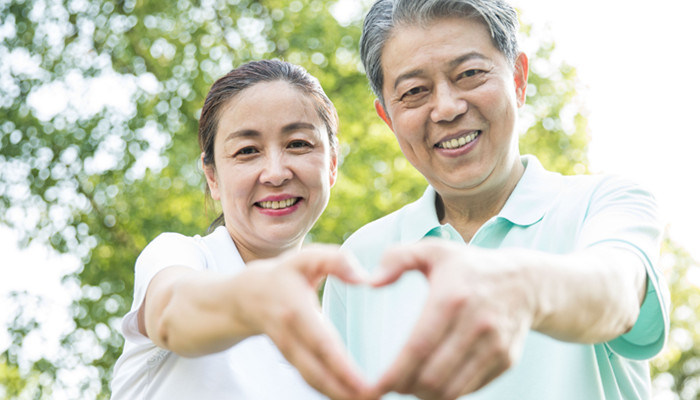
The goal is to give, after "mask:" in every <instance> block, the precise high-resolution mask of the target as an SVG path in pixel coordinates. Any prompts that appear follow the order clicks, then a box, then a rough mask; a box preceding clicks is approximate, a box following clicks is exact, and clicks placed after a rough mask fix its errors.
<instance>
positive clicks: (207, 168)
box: [200, 153, 221, 201]
mask: <svg viewBox="0 0 700 400" xmlns="http://www.w3.org/2000/svg"><path fill="white" fill-rule="evenodd" d="M200 159H201V160H202V170H204V176H205V177H206V178H207V186H209V192H211V198H212V199H214V200H216V201H219V200H221V194H220V193H219V183H218V181H217V180H216V168H215V167H214V163H211V164H206V163H204V153H202V155H201V157H200Z"/></svg>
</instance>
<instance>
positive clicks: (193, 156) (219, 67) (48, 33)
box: [0, 0, 588, 399]
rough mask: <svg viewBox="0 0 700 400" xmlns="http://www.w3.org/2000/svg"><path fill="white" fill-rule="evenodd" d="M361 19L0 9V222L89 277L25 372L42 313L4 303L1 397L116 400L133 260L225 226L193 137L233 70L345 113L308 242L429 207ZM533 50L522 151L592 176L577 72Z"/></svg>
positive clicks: (208, 11) (179, 9) (256, 11)
mask: <svg viewBox="0 0 700 400" xmlns="http://www.w3.org/2000/svg"><path fill="white" fill-rule="evenodd" d="M368 2H369V1H368V0H365V1H363V2H357V1H352V0H342V1H331V0H326V1H321V0H295V1H282V0H200V1H197V2H190V1H185V0H178V1H175V2H167V3H166V2H162V1H149V0H0V17H1V19H0V60H1V62H0V223H2V224H5V225H8V226H10V227H12V228H13V229H14V230H15V231H16V232H19V234H20V236H21V242H22V243H23V244H24V245H27V244H28V243H30V242H32V241H38V242H39V243H46V244H48V245H50V246H51V247H53V248H54V249H56V250H57V251H59V252H63V253H71V254H74V255H76V256H77V257H79V258H80V260H81V268H80V269H79V270H78V271H76V272H75V273H74V274H70V275H68V276H66V277H65V284H66V285H70V286H72V287H75V288H79V290H78V295H77V297H76V299H75V302H74V304H73V307H72V309H71V315H72V319H73V322H72V323H73V325H72V327H71V329H70V332H69V333H68V334H66V335H65V337H64V338H63V340H62V342H61V345H62V349H61V351H59V352H57V353H56V355H54V356H46V357H40V358H39V359H29V358H27V357H26V356H24V354H25V352H26V351H25V350H26V348H25V347H26V344H25V343H26V342H25V339H26V338H27V337H28V336H30V335H31V333H32V332H34V331H36V330H37V329H39V328H40V324H39V323H37V322H36V321H37V320H36V319H35V318H34V316H33V315H31V313H28V312H27V311H26V310H27V308H26V307H23V304H24V302H30V301H35V300H32V299H31V298H27V297H26V296H15V297H14V298H12V299H10V300H11V301H12V302H13V304H15V305H16V309H17V310H19V311H18V312H17V313H16V315H15V316H14V318H13V319H12V321H11V323H10V330H9V332H11V344H10V346H9V347H8V348H7V349H4V351H3V352H2V354H0V388H4V390H5V393H4V395H6V396H8V397H13V396H14V395H15V394H17V393H19V392H22V393H23V396H25V397H31V398H36V399H43V398H49V397H51V395H52V393H54V392H56V391H65V392H66V393H71V394H72V395H73V397H76V398H78V397H79V398H100V399H103V398H108V397H109V381H110V378H111V369H112V366H113V365H114V362H115V361H116V359H117V357H118V356H119V354H120V353H121V347H122V344H123V339H122V337H121V335H120V334H119V326H118V325H119V321H120V318H121V316H122V315H124V313H125V312H126V311H127V310H128V309H129V307H130V303H131V295H132V285H133V265H134V261H135V259H136V257H137V255H138V254H139V252H140V250H141V249H142V248H143V247H144V246H145V245H146V243H148V242H149V241H150V240H152V239H153V238H154V237H155V236H156V235H158V234H159V233H161V232H163V231H176V232H181V233H183V234H190V235H191V234H196V233H200V234H201V233H204V231H205V230H206V227H207V226H208V223H209V222H210V221H211V220H212V219H213V218H214V217H215V216H216V210H214V209H210V210H209V211H210V212H208V213H207V212H205V204H204V195H203V187H204V183H203V179H202V177H201V172H200V169H199V167H198V155H199V148H198V145H197V139H196V135H197V121H198V117H199V111H200V108H201V105H202V102H203V99H204V96H205V95H206V93H207V91H208V89H209V87H210V85H211V84H212V83H213V82H214V80H215V79H217V78H218V77H219V76H221V75H223V74H225V73H226V72H228V71H229V70H230V69H231V68H232V67H234V66H236V65H239V64H241V63H243V62H246V61H249V60H253V59H260V58H272V57H277V58H282V59H285V60H288V61H290V62H293V63H297V64H300V65H302V66H304V67H305V68H307V69H308V70H309V71H310V72H311V73H312V74H314V75H315V76H317V77H318V78H319V80H320V81H321V83H322V85H323V87H324V88H325V90H326V91H327V93H328V95H329V96H330V98H331V99H332V100H333V101H334V103H335V104H336V107H337V109H338V112H339V114H340V117H341V126H340V140H341V166H340V176H339V180H338V183H337V185H336V186H335V187H334V189H333V195H332V198H331V202H330V204H329V206H328V209H327V210H326V212H325V213H324V215H323V217H322V218H321V220H320V221H319V223H318V224H317V225H316V227H315V228H314V229H313V231H312V233H311V235H310V240H313V241H320V242H332V243H340V242H342V241H343V240H344V239H345V238H346V237H347V236H348V235H349V234H350V233H351V232H353V231H354V230H355V229H357V228H358V227H360V226H361V225H363V224H365V223H366V222H368V221H370V220H373V219H376V218H378V217H380V216H382V215H384V214H386V213H388V212H390V211H393V210H395V209H397V208H399V207H400V206H402V205H404V204H406V203H408V202H410V201H412V200H414V199H415V198H417V197H419V196H420V194H421V193H422V192H423V190H424V187H425V181H424V180H423V178H422V177H421V176H420V174H418V173H417V172H416V171H415V170H414V169H413V168H412V167H411V166H410V164H408V162H407V161H406V159H405V158H404V157H403V156H402V155H401V152H400V150H399V148H398V146H397V144H396V141H395V140H394V138H393V135H392V134H391V132H390V131H389V130H388V129H387V128H386V126H385V125H384V123H383V122H382V121H381V120H380V119H379V118H377V117H376V116H375V115H374V111H373V110H374V108H373V105H372V102H373V99H374V97H373V96H372V94H371V93H370V90H369V86H368V84H367V82H366V78H365V76H364V74H363V72H362V68H361V66H360V62H359V55H358V50H357V47H358V46H357V43H358V41H359V35H360V29H361V28H360V27H361V17H362V15H363V13H364V9H365V8H366V6H367V4H366V3H368ZM524 29H525V33H526V34H527V33H528V32H527V29H528V27H527V26H526V27H524ZM537 48H538V50H537V51H536V52H535V53H534V54H533V55H531V65H532V72H531V75H530V85H529V88H528V104H527V106H526V107H525V109H524V110H523V113H522V114H523V118H522V127H521V129H522V132H524V133H523V135H522V137H521V143H522V151H523V153H534V154H537V155H538V156H539V157H540V159H541V160H542V161H543V163H544V164H545V166H546V167H548V168H550V169H554V170H558V171H561V172H564V173H586V172H587V167H586V165H587V159H586V150H587V143H588V135H587V124H586V118H585V116H584V115H583V114H582V107H581V106H580V105H579V104H578V103H577V102H576V101H575V96H576V81H575V76H576V72H575V70H574V69H573V68H571V67H569V66H566V65H557V64H553V63H552V62H551V61H549V56H550V54H551V52H552V51H553V50H554V45H553V44H552V43H544V44H539V46H537ZM33 309H36V307H34V308H33ZM75 391H77V392H75ZM0 395H2V392H1V391H0Z"/></svg>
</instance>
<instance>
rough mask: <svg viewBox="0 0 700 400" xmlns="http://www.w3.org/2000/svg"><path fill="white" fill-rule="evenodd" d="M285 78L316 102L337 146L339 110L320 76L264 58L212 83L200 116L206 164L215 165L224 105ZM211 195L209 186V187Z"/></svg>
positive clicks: (219, 221)
mask: <svg viewBox="0 0 700 400" xmlns="http://www.w3.org/2000/svg"><path fill="white" fill-rule="evenodd" d="M273 81H283V82H287V83H289V84H290V85H292V86H294V87H296V88H297V89H299V90H301V91H302V92H303V93H304V94H306V95H307V96H309V97H310V98H311V100H312V102H313V103H314V106H315V108H316V112H317V113H318V116H319V117H320V118H321V120H322V121H323V124H324V125H325V126H326V131H327V132H328V142H329V143H330V146H331V149H336V148H337V146H338V138H337V136H336V135H337V133H338V113H337V111H336V110H335V106H333V103H332V102H331V101H330V99H329V98H328V96H326V93H325V92H324V91H323V88H322V87H321V84H320V83H319V82H318V79H316V78H315V77H313V76H312V75H311V74H309V73H308V72H307V71H306V70H305V69H304V68H302V67H300V66H298V65H294V64H290V63H288V62H286V61H280V60H261V61H253V62H249V63H247V64H243V65H241V66H239V67H238V68H235V69H233V70H231V72H229V73H228V74H226V75H224V76H223V77H221V78H219V80H217V81H216V82H214V84H213V85H212V87H211V89H210V90H209V94H208V95H207V98H206V100H204V106H203V107H202V114H201V116H200V118H199V148H200V149H201V150H202V152H203V153H204V157H203V163H204V165H207V166H210V165H211V166H215V164H214V139H216V131H217V129H218V127H219V118H220V114H221V109H222V106H224V105H226V104H227V103H228V101H229V100H231V99H232V98H233V97H234V96H236V95H237V94H238V93H240V92H242V91H243V90H245V89H247V88H249V87H251V86H253V85H255V84H257V83H261V82H273ZM206 193H207V195H208V194H209V186H206ZM221 225H224V215H223V214H221V215H219V216H218V217H217V218H216V220H214V222H212V224H211V225H210V226H209V231H210V232H211V231H212V230H214V229H215V228H216V227H218V226H221Z"/></svg>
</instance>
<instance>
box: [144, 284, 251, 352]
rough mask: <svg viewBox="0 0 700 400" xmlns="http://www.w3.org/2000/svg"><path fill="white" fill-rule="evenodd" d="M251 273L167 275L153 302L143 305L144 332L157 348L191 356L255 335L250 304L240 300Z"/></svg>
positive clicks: (248, 287)
mask: <svg viewBox="0 0 700 400" xmlns="http://www.w3.org/2000/svg"><path fill="white" fill-rule="evenodd" d="M254 275H255V273H254V272H253V273H249V272H248V271H244V272H243V273H240V274H238V275H236V276H226V275H220V274H215V273H209V272H196V271H191V272H186V273H182V274H177V275H176V276H174V277H172V278H171V279H169V277H161V278H163V279H162V282H159V283H160V285H159V286H157V287H156V288H154V289H156V291H155V293H152V295H153V296H151V297H152V300H153V303H154V304H152V306H151V307H148V305H149V304H147V308H146V310H147V315H146V321H147V324H146V326H147V331H148V333H149V336H150V337H151V339H152V340H153V341H154V343H156V344H157V345H158V346H160V347H163V348H166V349H168V350H171V351H173V352H175V353H177V354H179V355H182V356H190V357H194V356H200V355H205V354H211V353H215V352H219V351H222V350H225V349H227V348H229V347H231V346H233V345H235V344H236V343H238V342H239V341H241V340H243V339H245V338H246V337H249V336H251V335H255V334H258V333H261V332H260V328H259V327H258V326H255V322H254V321H253V320H251V318H249V317H248V315H249V313H247V311H248V310H249V308H250V307H252V306H253V305H251V304H246V299H248V298H250V297H249V296H250V295H251V294H250V292H251V291H254V290H255V287H256V284H257V283H256V282H251V281H254V280H255V277H254ZM154 279H155V278H154ZM149 290H150V288H149ZM248 303H250V302H248ZM149 311H150V313H151V315H148V313H149Z"/></svg>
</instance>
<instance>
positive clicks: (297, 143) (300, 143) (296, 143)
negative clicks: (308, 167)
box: [288, 140, 311, 149]
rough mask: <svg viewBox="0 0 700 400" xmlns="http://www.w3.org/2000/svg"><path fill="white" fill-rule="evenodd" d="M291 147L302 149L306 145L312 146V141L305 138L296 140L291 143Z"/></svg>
mask: <svg viewBox="0 0 700 400" xmlns="http://www.w3.org/2000/svg"><path fill="white" fill-rule="evenodd" d="M288 147H289V148H290V149H301V148H305V147H311V143H309V142H307V141H305V140H294V141H292V142H290V143H289V146H288Z"/></svg>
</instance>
